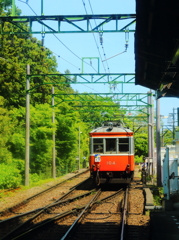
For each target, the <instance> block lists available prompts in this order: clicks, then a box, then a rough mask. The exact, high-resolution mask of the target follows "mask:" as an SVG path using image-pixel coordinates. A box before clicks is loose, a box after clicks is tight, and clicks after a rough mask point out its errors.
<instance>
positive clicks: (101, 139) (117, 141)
mask: <svg viewBox="0 0 179 240" xmlns="http://www.w3.org/2000/svg"><path fill="white" fill-rule="evenodd" d="M90 146H91V150H90V151H91V152H90V173H91V177H92V178H93V179H94V181H95V183H96V184H97V185H99V184H100V183H107V182H112V183H128V182H130V181H131V180H132V178H133V174H134V139H133V132H132V131H131V130H129V129H127V128H124V127H122V125H119V124H116V125H115V124H110V126H109V125H108V126H105V125H104V126H103V127H100V128H97V129H95V130H93V131H92V132H90Z"/></svg>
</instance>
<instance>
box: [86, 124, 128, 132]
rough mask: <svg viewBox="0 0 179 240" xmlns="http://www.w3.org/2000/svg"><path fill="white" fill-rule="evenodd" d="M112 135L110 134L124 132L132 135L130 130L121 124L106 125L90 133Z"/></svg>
mask: <svg viewBox="0 0 179 240" xmlns="http://www.w3.org/2000/svg"><path fill="white" fill-rule="evenodd" d="M100 132H103V133H105V132H106V133H110V132H124V133H132V131H131V130H130V129H129V128H125V127H123V126H122V124H121V123H111V122H108V123H105V124H104V125H103V126H102V127H99V128H96V129H94V130H92V131H91V132H90V133H100Z"/></svg>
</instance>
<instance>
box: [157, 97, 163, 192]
mask: <svg viewBox="0 0 179 240" xmlns="http://www.w3.org/2000/svg"><path fill="white" fill-rule="evenodd" d="M156 144H157V186H158V187H161V185H162V184H161V149H160V148H161V144H160V99H156Z"/></svg>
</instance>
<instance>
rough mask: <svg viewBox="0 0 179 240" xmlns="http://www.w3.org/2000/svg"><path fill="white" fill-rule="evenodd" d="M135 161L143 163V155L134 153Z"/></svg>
mask: <svg viewBox="0 0 179 240" xmlns="http://www.w3.org/2000/svg"><path fill="white" fill-rule="evenodd" d="M135 163H143V156H137V155H135Z"/></svg>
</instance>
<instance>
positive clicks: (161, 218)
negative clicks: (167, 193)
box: [150, 210, 179, 240]
mask: <svg viewBox="0 0 179 240" xmlns="http://www.w3.org/2000/svg"><path fill="white" fill-rule="evenodd" d="M150 218H151V219H150V232H151V236H150V240H178V239H179V210H175V211H159V212H151V214H150Z"/></svg>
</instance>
